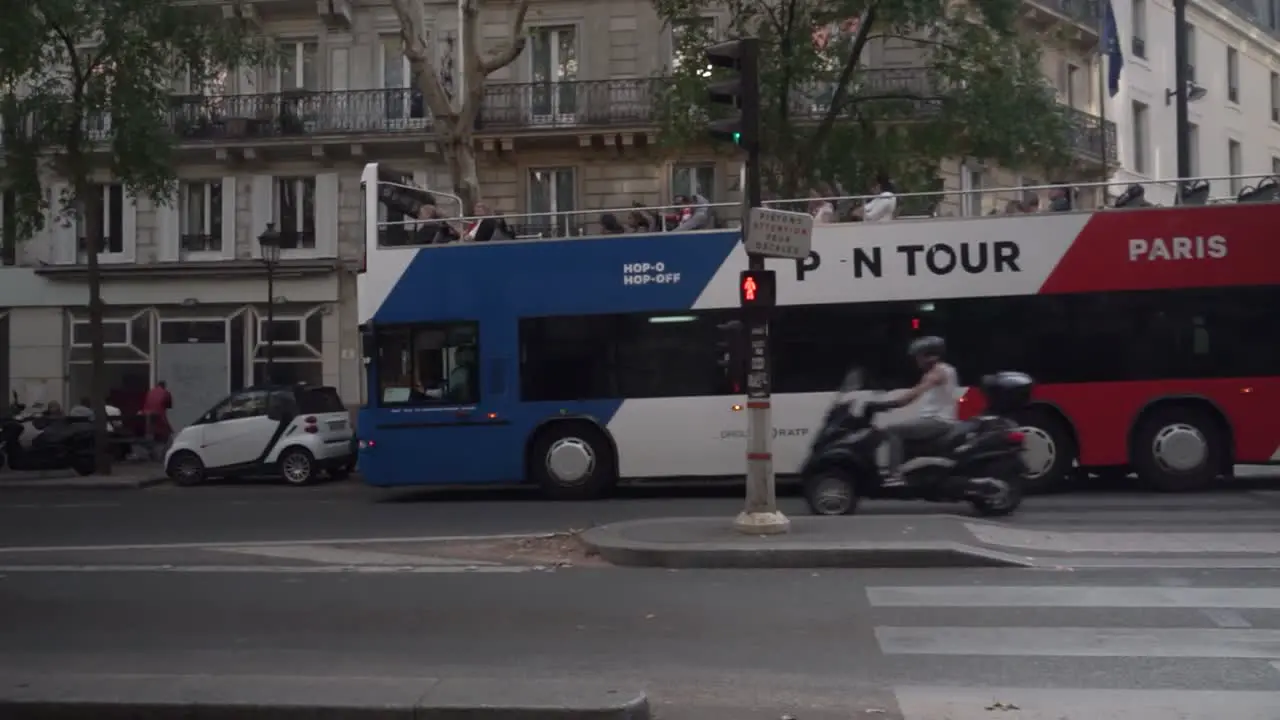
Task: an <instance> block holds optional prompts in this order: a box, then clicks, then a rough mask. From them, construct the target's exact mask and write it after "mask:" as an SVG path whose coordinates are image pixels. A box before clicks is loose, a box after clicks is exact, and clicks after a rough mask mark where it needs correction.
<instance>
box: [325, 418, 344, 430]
mask: <svg viewBox="0 0 1280 720" xmlns="http://www.w3.org/2000/svg"><path fill="white" fill-rule="evenodd" d="M329 429H330V430H346V429H347V421H346V420H334V421H333V422H331V423H329Z"/></svg>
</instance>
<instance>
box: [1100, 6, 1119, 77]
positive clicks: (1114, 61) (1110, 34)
mask: <svg viewBox="0 0 1280 720" xmlns="http://www.w3.org/2000/svg"><path fill="white" fill-rule="evenodd" d="M1106 13H1107V14H1106V16H1105V17H1104V18H1103V21H1102V47H1103V48H1105V50H1104V52H1106V54H1107V93H1108V94H1110V95H1111V97H1115V96H1116V94H1117V93H1119V92H1120V72H1121V71H1122V70H1124V51H1123V50H1121V49H1120V32H1119V31H1118V30H1117V29H1116V13H1115V11H1114V10H1112V9H1111V0H1106Z"/></svg>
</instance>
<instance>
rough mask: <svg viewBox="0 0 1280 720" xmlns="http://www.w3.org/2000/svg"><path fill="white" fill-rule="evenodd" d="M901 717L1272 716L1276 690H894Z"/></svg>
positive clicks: (1245, 719)
mask: <svg viewBox="0 0 1280 720" xmlns="http://www.w3.org/2000/svg"><path fill="white" fill-rule="evenodd" d="M894 692H895V694H896V695H897V697H898V706H899V709H900V710H901V711H902V716H903V718H905V720H937V719H938V718H947V720H992V718H998V717H1006V718H1009V720H1221V718H1224V717H1229V718H1231V720H1275V719H1276V717H1277V708H1280V692H1263V691H1238V692H1228V691H1221V690H1105V689H1098V688H1090V689H1079V690H1060V689H1053V688H1046V689H1032V688H973V687H941V686H923V687H921V686H899V687H896V688H894Z"/></svg>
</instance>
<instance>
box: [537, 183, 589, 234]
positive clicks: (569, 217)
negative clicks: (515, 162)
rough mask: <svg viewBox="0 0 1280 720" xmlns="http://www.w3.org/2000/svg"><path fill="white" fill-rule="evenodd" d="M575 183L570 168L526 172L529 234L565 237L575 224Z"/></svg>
mask: <svg viewBox="0 0 1280 720" xmlns="http://www.w3.org/2000/svg"><path fill="white" fill-rule="evenodd" d="M577 194H578V183H577V178H576V173H575V172H574V170H573V168H543V169H537V170H530V171H529V225H530V228H529V230H531V231H532V234H536V235H543V236H551V237H565V236H568V235H573V234H575V233H574V226H575V224H576V222H575V218H574V216H573V211H574V210H577V208H578V205H577V202H576V201H577Z"/></svg>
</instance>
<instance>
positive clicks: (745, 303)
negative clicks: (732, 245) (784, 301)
mask: <svg viewBox="0 0 1280 720" xmlns="http://www.w3.org/2000/svg"><path fill="white" fill-rule="evenodd" d="M777 299H778V286H777V276H776V275H775V274H774V272H773V271H772V270H743V271H742V275H741V276H739V278H738V304H739V305H741V306H742V307H773V306H774V304H775V303H776V302H777Z"/></svg>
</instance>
